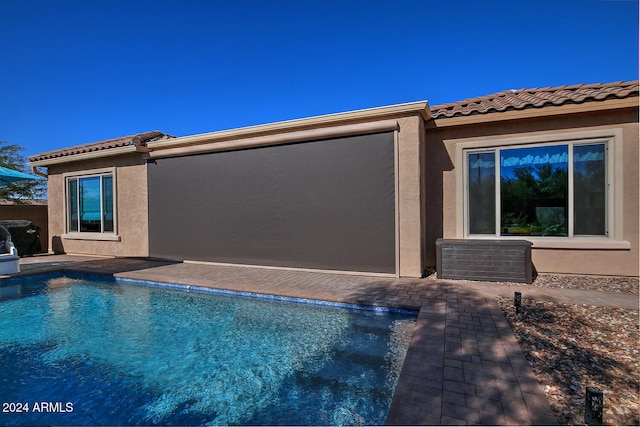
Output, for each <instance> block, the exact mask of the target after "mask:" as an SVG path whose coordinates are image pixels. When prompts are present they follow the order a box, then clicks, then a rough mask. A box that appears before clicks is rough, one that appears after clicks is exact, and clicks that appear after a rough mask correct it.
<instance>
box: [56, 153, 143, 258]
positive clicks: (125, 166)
mask: <svg viewBox="0 0 640 427" xmlns="http://www.w3.org/2000/svg"><path fill="white" fill-rule="evenodd" d="M103 168H115V174H116V178H115V179H116V210H117V212H116V215H117V216H116V218H117V235H118V236H119V240H117V241H112V240H90V239H89V240H84V239H83V240H79V239H73V238H68V237H65V206H64V197H65V196H64V195H65V187H64V185H65V184H64V181H65V180H64V174H68V173H75V172H85V171H92V170H100V169H103ZM48 185H49V189H48V191H49V235H50V239H49V251H51V252H64V253H69V254H87V255H105V256H139V257H145V256H148V255H149V239H148V221H147V218H148V208H147V206H148V201H147V169H146V164H145V162H144V160H143V159H142V155H141V154H139V153H136V154H130V155H122V156H114V157H105V158H102V159H93V160H84V161H82V162H73V163H67V164H61V165H51V166H49V183H48Z"/></svg>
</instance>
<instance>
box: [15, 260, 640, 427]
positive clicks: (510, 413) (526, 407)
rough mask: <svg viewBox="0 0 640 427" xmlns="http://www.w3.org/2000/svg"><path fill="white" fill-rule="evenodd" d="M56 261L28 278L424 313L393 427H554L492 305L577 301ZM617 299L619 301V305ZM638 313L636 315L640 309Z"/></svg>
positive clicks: (244, 271) (193, 267) (304, 276)
mask: <svg viewBox="0 0 640 427" xmlns="http://www.w3.org/2000/svg"><path fill="white" fill-rule="evenodd" d="M50 259H51V260H52V261H51V262H50V264H51V265H50V266H47V265H46V264H47V263H46V262H45V261H47V259H46V258H43V259H42V260H35V259H34V260H32V261H31V262H29V261H28V260H27V261H25V265H24V268H23V274H33V273H40V272H45V271H48V270H56V269H57V270H60V269H67V270H75V271H87V272H93V273H103V274H110V275H114V276H116V277H122V278H130V279H139V280H148V281H159V282H168V283H177V284H184V285H188V286H205V287H213V288H219V289H228V290H235V291H243V292H255V293H264V294H271V295H282V296H289V297H297V298H307V299H319V300H325V301H336V302H346V303H357V304H364V305H378V306H386V307H395V308H406V309H415V310H419V315H418V318H417V323H416V326H415V328H414V334H413V337H412V341H411V345H410V348H409V351H408V353H407V356H406V359H405V362H404V366H403V368H402V372H401V375H400V379H399V381H398V385H397V387H396V391H395V394H394V398H393V401H392V405H391V409H390V411H389V415H388V417H387V424H391V425H425V424H427V425H452V424H491V425H541V424H542V425H544V424H557V420H556V419H555V417H554V416H553V414H552V412H551V409H550V407H549V404H548V402H547V400H546V397H545V395H544V393H543V391H542V389H541V386H540V384H539V383H538V381H537V380H536V378H535V376H534V374H533V372H532V370H531V367H530V365H529V363H528V362H527V360H526V359H525V357H524V355H523V353H522V351H521V349H520V347H519V345H518V343H517V341H516V338H515V336H514V335H513V333H512V332H511V329H510V328H509V325H508V324H507V322H506V320H505V318H504V316H503V314H502V312H501V310H500V309H499V307H498V306H497V304H496V302H495V296H496V295H498V294H505V295H511V296H512V295H513V291H514V290H521V289H524V291H523V296H527V295H526V294H527V293H528V294H531V295H533V296H535V295H537V294H542V295H546V296H547V297H548V298H550V299H555V300H560V301H563V300H571V301H572V302H577V301H576V300H575V298H576V294H575V293H568V294H567V293H563V292H553V291H549V290H547V289H540V288H538V289H536V288H534V287H531V286H528V287H526V286H523V287H517V288H514V287H506V288H504V287H496V286H491V285H487V284H475V283H466V282H447V281H439V280H437V281H436V280H424V279H390V278H379V277H369V276H353V275H344V274H325V273H315V272H303V271H283V270H274V269H263V268H247V267H232V266H214V265H203V264H187V263H159V262H155V261H148V260H140V259H70V258H50ZM65 259H66V260H67V261H69V262H65ZM71 261H73V262H71ZM596 294H597V293H596ZM601 294H604V293H601ZM607 295H608V296H610V294H607ZM578 296H580V295H578ZM582 297H583V298H585V299H591V300H595V301H602V302H604V301H605V300H606V298H605V299H603V298H602V295H600V296H598V295H596V296H594V295H593V292H591V293H589V294H584V295H582ZM599 297H600V299H599ZM612 298H613V300H614V302H616V301H617V300H616V299H615V298H616V297H615V296H613V297H612ZM625 299H626V300H629V298H628V296H627V297H626V298H625V297H623V298H622V300H625ZM616 303H617V302H616ZM614 305H615V304H614ZM635 305H636V307H637V301H636V303H635Z"/></svg>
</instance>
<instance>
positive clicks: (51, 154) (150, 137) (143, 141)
mask: <svg viewBox="0 0 640 427" xmlns="http://www.w3.org/2000/svg"><path fill="white" fill-rule="evenodd" d="M170 138H175V137H174V136H171V135H166V134H164V133H162V132H159V131H152V132H145V133H140V134H137V135H129V136H122V137H119V138H113V139H107V140H105V141H99V142H94V143H91V144H84V145H78V146H75V147H70V148H63V149H60V150H54V151H48V152H46V153H40V154H36V155H35V156H30V157H29V161H30V162H37V161H40V160H49V159H54V158H57V157H66V156H72V155H74V154H84V153H90V152H93V151H102V150H108V149H110V148H119V147H125V146H127V145H136V146H139V147H146V145H147V143H148V142H152V141H159V140H162V139H170Z"/></svg>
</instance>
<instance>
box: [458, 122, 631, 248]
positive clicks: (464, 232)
mask: <svg viewBox="0 0 640 427" xmlns="http://www.w3.org/2000/svg"><path fill="white" fill-rule="evenodd" d="M622 141H623V131H622V129H621V128H614V129H606V130H597V131H578V132H566V133H556V134H540V135H528V136H523V137H514V138H501V139H485V138H483V139H464V140H457V141H455V143H456V145H455V146H456V153H455V155H456V165H458V167H456V182H457V185H456V190H457V194H456V205H457V206H458V209H457V211H458V212H459V214H458V215H457V219H456V234H457V236H456V237H457V238H464V239H488V240H497V239H526V240H528V241H530V242H532V243H533V246H534V248H560V249H564V248H566V249H630V248H631V244H630V243H629V242H628V241H625V240H623V237H622V236H623V235H622V233H623V228H622V227H623V220H624V218H623V203H624V200H623V170H622V166H623V155H624V154H623V151H622ZM597 143H604V144H605V146H606V165H605V168H606V176H607V178H606V179H607V200H606V230H607V235H606V236H572V235H571V234H572V232H573V222H574V218H573V210H574V206H573V203H569V211H568V215H569V217H568V220H569V233H570V234H569V236H567V237H565V236H501V235H500V217H499V215H498V214H497V215H496V234H495V235H493V234H492V235H486V234H485V235H480V234H470V233H469V232H468V201H467V198H468V181H467V178H468V177H467V174H468V164H467V154H468V153H473V152H486V151H489V150H494V153H495V161H496V165H497V166H496V181H497V182H496V187H495V188H496V190H497V192H496V213H499V212H500V194H499V191H498V190H499V185H498V184H499V179H500V173H499V172H500V170H499V164H500V158H499V156H500V150H501V149H511V148H529V147H531V148H533V147H540V146H549V145H568V146H569V150H570V153H569V157H570V158H571V159H572V158H573V152H572V150H573V146H574V145H588V144H597ZM568 174H569V192H570V194H569V196H568V197H569V200H570V201H572V200H573V164H572V162H569V170H568Z"/></svg>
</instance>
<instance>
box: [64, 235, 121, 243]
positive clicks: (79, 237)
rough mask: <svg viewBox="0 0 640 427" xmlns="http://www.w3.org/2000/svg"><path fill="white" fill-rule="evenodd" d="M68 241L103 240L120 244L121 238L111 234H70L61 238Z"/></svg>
mask: <svg viewBox="0 0 640 427" xmlns="http://www.w3.org/2000/svg"><path fill="white" fill-rule="evenodd" d="M61 237H62V238H63V239H67V240H102V241H107V242H119V241H120V236H119V235H117V234H109V233H69V234H63V235H62V236H61Z"/></svg>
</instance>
